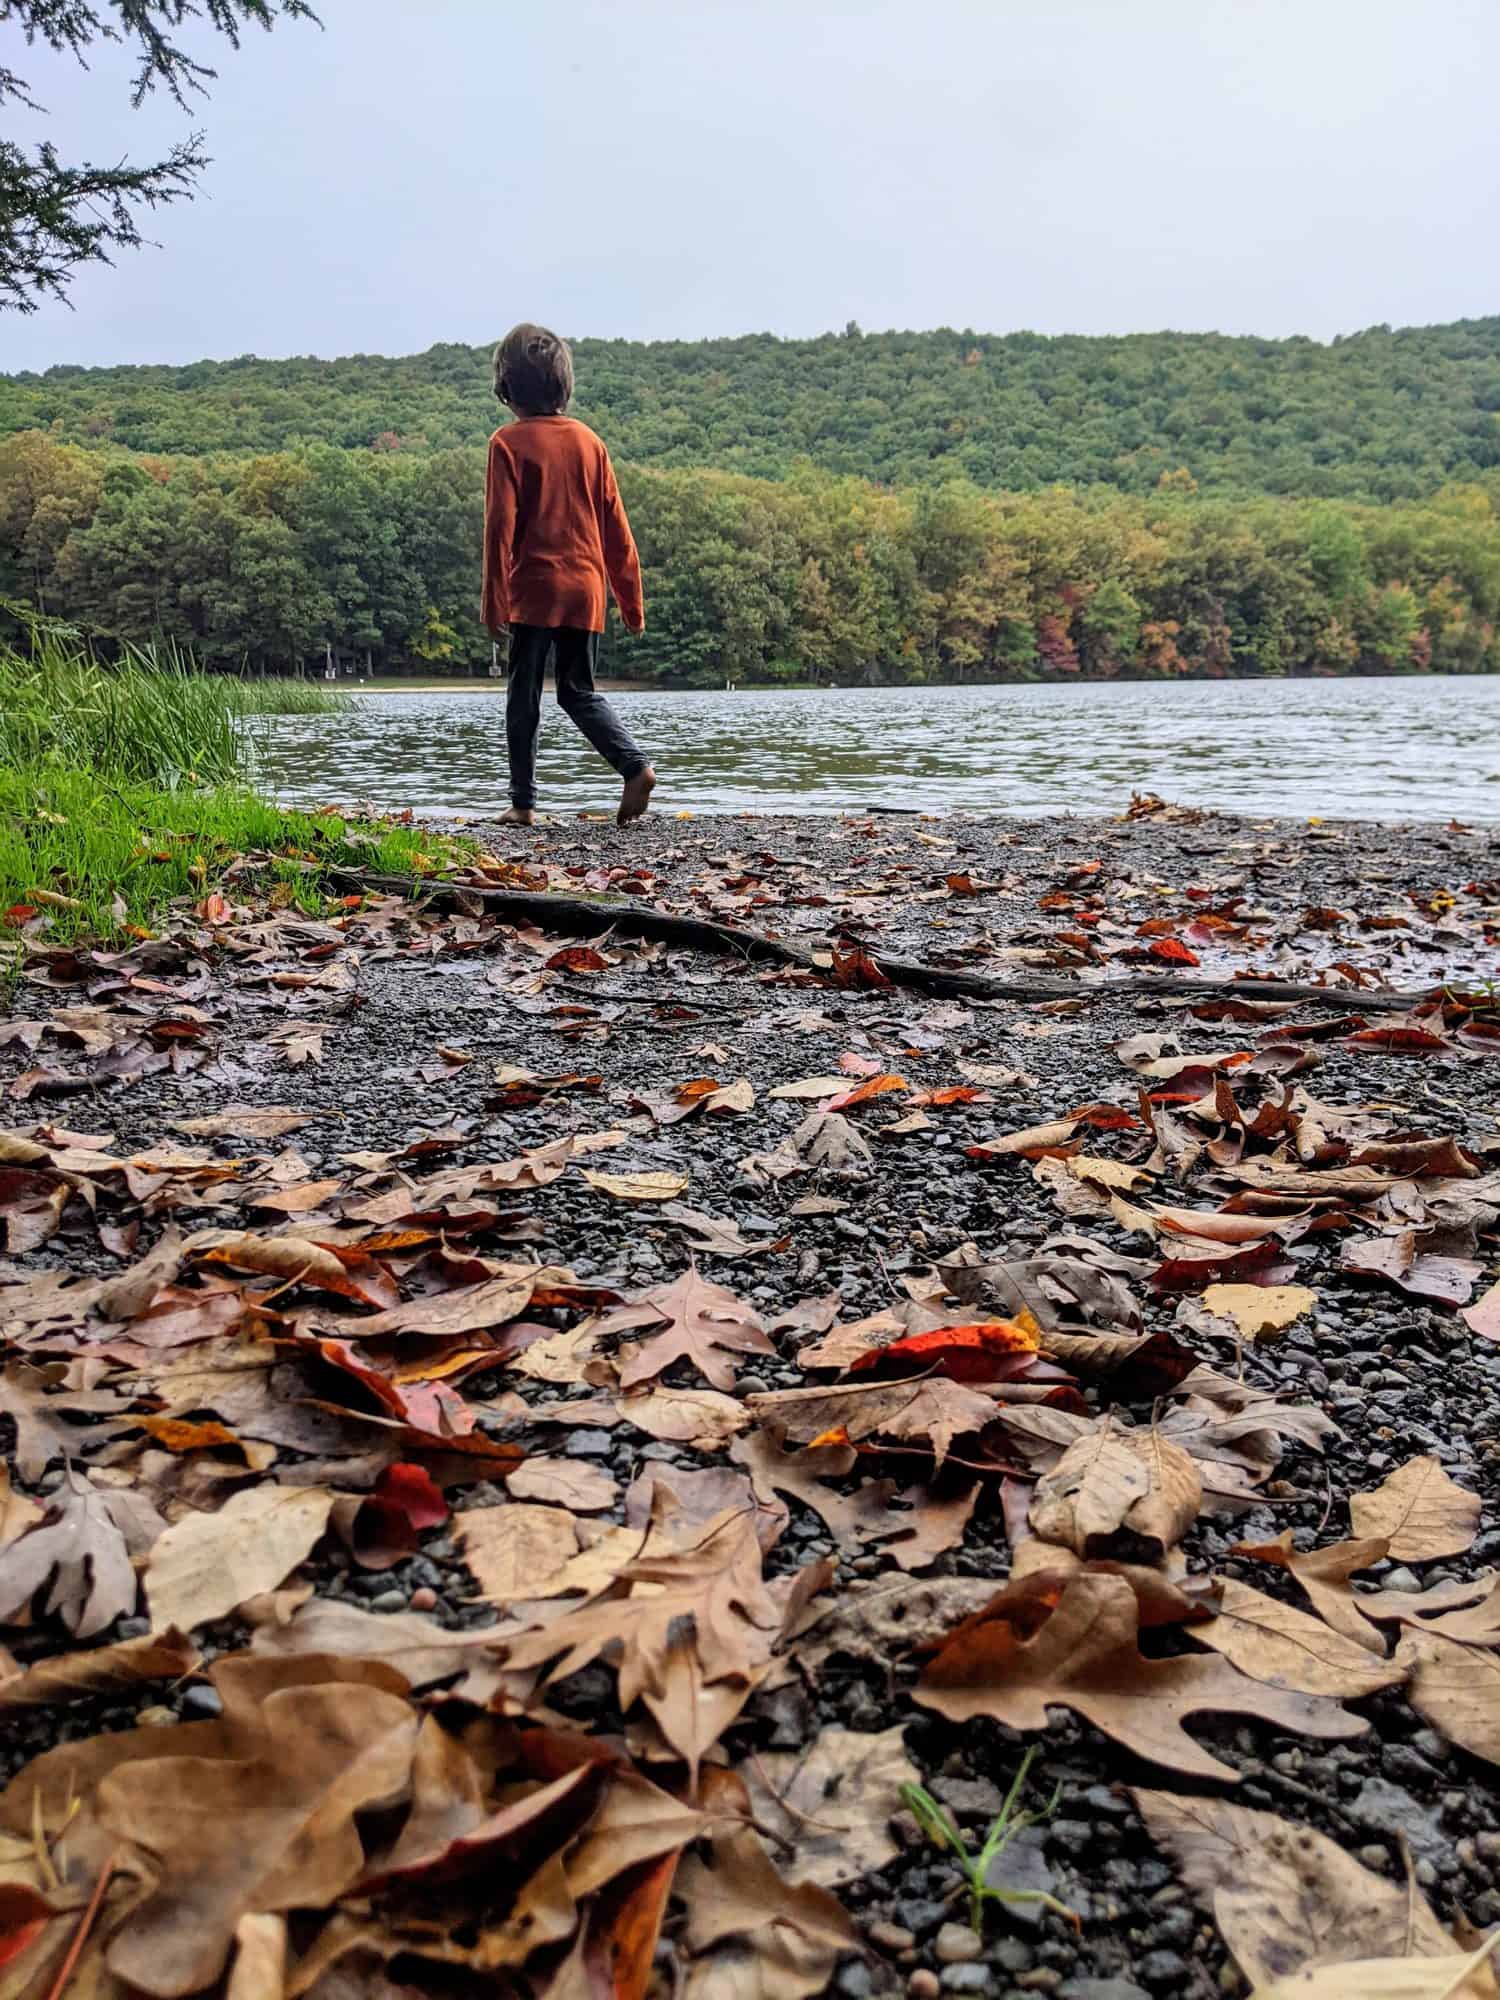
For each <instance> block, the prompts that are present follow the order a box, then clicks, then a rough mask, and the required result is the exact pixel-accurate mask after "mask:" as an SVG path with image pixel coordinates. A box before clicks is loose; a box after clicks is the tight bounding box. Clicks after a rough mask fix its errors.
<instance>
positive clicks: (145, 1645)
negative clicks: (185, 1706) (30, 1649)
mask: <svg viewBox="0 0 1500 2000" xmlns="http://www.w3.org/2000/svg"><path fill="white" fill-rule="evenodd" d="M197 1664H198V1654H197V1650H196V1649H195V1647H194V1646H193V1644H192V1642H191V1641H190V1640H188V1639H185V1638H184V1637H183V1635H182V1633H181V1632H178V1631H175V1630H173V1629H172V1628H170V1627H169V1628H168V1629H167V1630H166V1631H165V1632H162V1633H160V1634H148V1635H147V1636H146V1637H145V1638H142V1639H121V1640H120V1641H118V1643H117V1644H115V1645H113V1646H95V1647H93V1648H92V1649H91V1650H89V1651H87V1652H82V1653H63V1654H60V1655H58V1656H57V1657H56V1658H55V1659H50V1660H38V1661H36V1662H35V1664H34V1665H32V1666H29V1667H26V1668H25V1669H23V1670H22V1671H21V1672H19V1673H14V1674H10V1675H8V1676H6V1677H4V1678H0V1715H8V1714H11V1713H12V1712H14V1711H15V1710H18V1709H23V1708H48V1707H51V1706H52V1705H53V1704H54V1703H57V1702H65V1701H82V1700H85V1699H93V1698H94V1697H96V1696H100V1695H114V1696H116V1697H121V1698H128V1697H129V1696H130V1695H131V1694H132V1693H134V1691H135V1690H136V1689H137V1688H139V1687H143V1686H145V1685H147V1684H148V1683H149V1682H151V1681H176V1680H182V1679H184V1678H185V1677H186V1676H187V1675H188V1674H190V1673H192V1671H193V1670H194V1668H195V1667H196V1666H197Z"/></svg>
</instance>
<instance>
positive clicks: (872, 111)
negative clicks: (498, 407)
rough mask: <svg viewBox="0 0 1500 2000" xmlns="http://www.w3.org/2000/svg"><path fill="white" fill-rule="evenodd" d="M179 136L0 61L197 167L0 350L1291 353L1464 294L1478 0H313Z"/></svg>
mask: <svg viewBox="0 0 1500 2000" xmlns="http://www.w3.org/2000/svg"><path fill="white" fill-rule="evenodd" d="M318 5H319V11H320V12H321V14H322V17H323V20H324V23H325V27H324V29H323V30H322V31H321V32H320V31H319V30H318V29H316V28H313V27H310V26H306V25H299V24H295V23H292V24H285V25H282V26H279V27H278V28H277V29H276V30H275V32H274V33H273V34H271V35H264V34H261V33H259V32H252V33H251V34H250V36H249V39H248V40H247V42H246V44H245V46H244V48H243V49H242V50H241V52H240V53H239V54H238V55H235V54H234V53H233V52H232V51H231V50H230V49H229V48H228V47H227V45H224V44H214V43H212V38H206V37H203V36H198V37H195V38H193V41H192V44H191V45H192V46H193V47H195V48H198V49H205V48H208V47H209V46H210V45H212V46H213V47H214V48H215V49H216V51H217V52H216V53H214V54H213V55H212V56H211V60H213V61H215V63H216V64H217V67H218V69H219V79H218V82H217V83H216V84H215V85H214V86H213V88H212V95H211V96H210V98H209V99H208V100H207V101H206V102H204V103H203V105H202V106H201V108H200V109H199V110H198V111H197V113H196V114H194V115H191V116H190V115H187V114H184V113H182V112H181V111H179V110H177V109H176V107H174V106H173V105H172V104H170V102H167V101H164V100H162V99H161V98H160V94H159V93H158V96H157V98H156V99H155V100H153V101H152V102H151V103H150V104H148V106H147V107H146V108H145V109H144V110H142V111H139V112H135V111H132V110H131V109H130V102H129V76H130V65H129V62H128V60H127V58H126V57H125V55H124V53H123V51H120V50H118V49H113V50H112V49H108V48H104V49H101V50H99V51H98V52H97V54H96V57H95V60H94V63H93V66H92V68H91V69H90V70H89V71H88V72H87V73H85V72H82V71H80V70H79V69H78V68H77V67H76V65H74V64H72V63H70V62H67V61H64V60H63V59H61V58H58V57H54V56H52V55H51V54H50V53H49V52H47V51H45V50H43V51H29V52H28V51H27V50H25V49H24V47H21V46H19V42H20V38H19V36H18V34H17V32H16V30H15V29H14V28H13V27H11V26H9V25H7V24H0V66H8V67H11V68H13V69H16V70H19V71H20V73H21V74H22V75H23V76H25V77H26V78H27V79H28V81H29V82H30V83H31V84H32V87H33V91H34V94H35V95H37V96H38V97H39V98H40V99H41V101H42V102H43V103H44V104H46V105H47V106H48V108H49V112H50V116H49V117H48V118H47V119H46V120H38V119H36V118H34V117H31V116H29V115H25V114H22V115H20V116H17V114H16V113H15V112H14V111H13V110H7V112H6V127H7V132H8V133H10V134H14V135H15V136H19V137H22V138H34V137H36V136H38V135H39V134H41V133H45V134H46V135H47V136H49V137H51V138H52V139H53V140H54V141H55V142H56V143H57V144H58V145H59V147H60V148H61V149H62V151H63V153H64V156H65V157H72V158H76V157H88V158H91V159H94V160H96V161H100V162H104V163H110V164H112V163H114V162H115V161H117V160H119V159H121V158H124V157H126V156H129V157H130V158H132V159H134V160H144V159H146V158H147V157H148V156H151V155H152V154H153V151H156V152H160V151H164V150H165V149H166V147H167V146H168V145H169V144H170V143H171V142H172V140H173V139H175V138H179V137H182V136H184V135H185V133H186V132H187V131H188V130H190V129H191V127H192V126H193V124H195V123H200V124H201V125H202V126H203V127H204V129H205V130H206V131H207V134H208V142H209V151H210V152H211V153H212V154H213V156H214V157H213V165H212V166H211V167H210V168H209V170H208V172H207V175H206V177H205V180H204V183H203V190H202V193H201V194H200V196H199V198H198V200H197V201H195V202H194V203H193V204H192V205H191V206H188V205H186V204H183V205H181V206H179V207H177V208H173V209H170V210H166V211H162V212H160V213H159V214H158V215H157V216H156V217H155V218H154V219H153V220H152V221H151V223H150V224H149V229H150V233H151V234H152V235H153V236H155V237H156V238H157V240H158V242H159V244H160V247H159V248H156V249H146V250H142V251H139V252H136V253H133V254H129V253H127V254H126V255H124V256H123V257H122V260H121V262H120V263H119V264H118V265H117V266H116V267H115V268H114V269H112V270H109V269H99V270H94V271H90V272H88V273H86V274H85V275H84V276H83V277H81V278H80V279H79V281H78V282H77V283H76V285H75V286H74V289H73V294H72V296H73V301H74V306H75V308H76V310H74V311H71V312H70V311H68V310H67V309H66V308H65V307H61V306H47V307H44V308H43V309H42V310H41V311H40V312H39V313H37V314H36V315H34V316H33V317H31V318H29V319H22V318H19V317H17V316H16V315H14V314H4V315H0V368H3V369H18V368H45V367H48V366H50V365H51V364H53V363H55V362H62V361H67V362H116V361H188V360H193V359H196V358H198V357H200V356H210V355H211V356H228V355H236V354H243V353H256V354H262V355H281V354H302V353H314V354H325V355H326V354H346V353H353V352H360V351H364V352H379V353H386V354H400V353H409V352H412V351H414V350H417V349H421V348H424V347H428V346H430V345H431V344H432V343H433V342H434V341H439V340H462V341H474V342H478V341H486V340H490V339H492V338H494V337H495V336H496V335H497V334H498V333H500V332H502V331H503V330H504V328H505V327H506V326H507V325H509V324H510V323H511V322H512V321H514V320H516V319H521V318H527V319H539V320H543V321H548V322H551V323H552V324H554V325H556V326H558V327H559V328H560V329H561V330H563V331H565V332H568V333H571V334H601V335H624V336H629V337H632V338H660V337H667V338H671V337H684V338H695V337H698V336H701V335H707V334H732V333H744V332H752V331H762V330H770V331H772V332H776V333H782V334H811V333H818V332H822V331H825V330H827V329H830V328H841V327H842V326H843V325H844V323H845V322H846V321H847V320H850V319H856V320H858V321H859V322H860V324H861V325H862V326H864V327H866V328H867V329H874V328H883V327H892V326H897V327H931V326H939V325H949V326H955V327H973V328H976V329H980V330H984V331H995V332H1005V331H1009V330H1011V329H1014V328H1018V327H1029V328H1033V329H1035V330H1038V331H1041V332H1046V333H1062V332H1078V333H1108V332H1129V331H1141V330H1149V329H1154V328H1160V327H1177V328H1192V329H1203V328H1216V329H1219V330H1221V331H1224V332H1234V333H1249V332H1256V333H1264V334H1289V333H1309V334H1312V335H1315V336H1316V337H1318V338H1322V339H1326V338H1328V337H1329V336H1331V335H1333V334H1334V333H1338V332H1347V331H1352V330H1354V329H1356V328H1359V327H1362V326H1368V325H1370V324H1372V323H1374V322H1377V321H1381V320H1386V321H1389V322H1391V323H1392V324H1396V325H1400V324H1412V323H1422V322H1429V321H1434V320H1448V319H1456V318H1461V317H1465V316H1474V315H1479V314H1486V313H1492V312H1495V311H1497V310H1500V273H1497V270H1496V265H1495V255H1494V252H1495V246H1496V238H1497V230H1500V121H1497V117H1496V110H1495V94H1496V79H1497V76H1500V0H1424V4H1422V5H1420V6H1418V5H1416V4H1414V0H422V4H420V5H418V4H414V0H318Z"/></svg>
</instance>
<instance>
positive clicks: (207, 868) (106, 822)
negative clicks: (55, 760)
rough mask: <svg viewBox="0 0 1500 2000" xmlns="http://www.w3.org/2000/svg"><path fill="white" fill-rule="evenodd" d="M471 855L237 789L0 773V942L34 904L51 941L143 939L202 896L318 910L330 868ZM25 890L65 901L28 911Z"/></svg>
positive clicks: (401, 868)
mask: <svg viewBox="0 0 1500 2000" xmlns="http://www.w3.org/2000/svg"><path fill="white" fill-rule="evenodd" d="M473 851H474V850H473V847H472V844H471V843H465V842H460V841H455V840H453V839H451V838H449V837H448V836H446V835H443V834H438V833H434V832H431V831H429V830H428V829H426V828H423V827H413V826H399V825H394V824H389V823H374V824H370V825H364V824H361V823H358V822H355V821H349V820H344V819H341V818H339V817H338V816H337V815H336V814H333V813H315V814H314V813H291V812H282V811H281V810H280V809H279V808H278V807H276V806H273V805H269V804H267V802H266V801H265V800H264V799H258V798H256V797H255V795H254V793H252V792H248V791H245V790H243V789H242V788H240V787H238V786H229V785H222V786H214V787H207V786H205V787H188V786H184V787H180V788H179V789H178V790H176V791H172V792H165V791H162V790H160V789H159V788H157V787H155V786H153V785H148V784H140V783H132V782H131V781H129V780H121V781H118V782H116V781H111V780H105V779H101V778H99V777H97V776H95V775H94V774H93V773H92V772H86V771H66V770H62V769H58V768H54V769H52V770H50V771H48V772H46V773H43V774H38V773H29V772H18V771H11V770H3V769H0V939H4V938H5V937H6V936H7V934H9V935H10V936H12V937H14V936H15V935H16V933H17V931H18V930H19V928H20V926H21V925H22V924H25V923H27V922H29V921H30V917H29V916H28V915H27V914H25V913H26V912H28V911H35V910H37V909H42V910H45V911H46V913H47V915H48V917H49V919H50V922H49V925H48V929H47V933H46V934H47V936H48V937H49V938H52V939H59V940H69V939H73V938H81V937H101V938H102V937H110V936H113V935H116V934H118V933H122V932H124V933H131V932H139V931H141V930H147V931H149V930H154V929H156V928H157V927H158V926H159V925H160V924H161V922H162V921H163V919H164V918H165V917H166V915H167V913H168V911H169V908H170V906H171V905H172V904H173V903H175V902H181V903H182V905H183V908H184V911H186V910H187V909H188V908H189V907H190V905H192V904H196V903H199V902H201V901H202V900H203V898H204V897H206V896H207V895H209V894H210V893H211V892H213V891H215V890H217V891H219V892H220V893H222V894H223V895H224V896H225V897H226V898H227V900H228V901H230V902H231V903H241V902H250V903H261V904H263V903H266V902H269V903H270V904H271V905H273V906H276V905H281V906H285V905H287V904H291V903H295V904H296V905H297V906H298V907H299V908H301V909H304V910H308V911H312V912H322V911H324V910H326V908H327V907H328V895H327V890H326V887H325V884H326V876H327V871H328V870H329V869H331V868H372V869H375V870H378V871H381V872H384V873H389V874H398V875H427V874H432V873H435V872H436V871H437V870H438V869H439V868H440V867H442V866H444V865H446V864H447V863H449V862H450V861H455V860H458V859H460V858H462V856H463V855H464V854H466V853H472V852H473ZM38 891H41V892H43V896H44V897H49V898H50V897H62V898H66V899H67V901H66V902H65V903H62V904H53V903H50V902H48V901H45V900H44V901H41V902H39V901H38V900H37V892H38ZM0 948H3V947H0Z"/></svg>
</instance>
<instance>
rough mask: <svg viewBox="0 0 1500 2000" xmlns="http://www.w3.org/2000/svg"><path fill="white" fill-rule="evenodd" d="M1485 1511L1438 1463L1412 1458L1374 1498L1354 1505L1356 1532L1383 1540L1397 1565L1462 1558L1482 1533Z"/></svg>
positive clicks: (1360, 1497) (1356, 1498) (1358, 1497)
mask: <svg viewBox="0 0 1500 2000" xmlns="http://www.w3.org/2000/svg"><path fill="white" fill-rule="evenodd" d="M1481 1512H1482V1507H1481V1503H1480V1499H1479V1495H1478V1494H1477V1493H1470V1492H1469V1491H1468V1490H1467V1488H1465V1487H1462V1486H1460V1485H1459V1484H1458V1483H1457V1482H1456V1481H1455V1480H1452V1479H1450V1478H1449V1477H1448V1475H1447V1473H1446V1472H1445V1471H1444V1470H1443V1468H1442V1466H1441V1464H1440V1463H1439V1462H1438V1460H1437V1459H1435V1458H1431V1457H1422V1458H1409V1459H1408V1460H1407V1461H1406V1463H1405V1465H1402V1466H1398V1467H1397V1469H1396V1470H1395V1471H1394V1472H1393V1473H1392V1474H1391V1475H1390V1477H1389V1478H1388V1479H1385V1480H1383V1481H1382V1482H1381V1484H1380V1485H1379V1486H1377V1487H1375V1488H1374V1490H1373V1491H1372V1492H1369V1493H1356V1494H1354V1495H1353V1496H1352V1497H1351V1499H1350V1501H1349V1518H1350V1521H1351V1522H1352V1523H1353V1527H1354V1533H1355V1535H1356V1536H1357V1537H1360V1538H1364V1537H1367V1536H1371V1535H1380V1536H1383V1537H1384V1538H1385V1539H1386V1540H1387V1541H1388V1542H1389V1543H1390V1554H1391V1557H1392V1559H1393V1560H1394V1561H1396V1562H1433V1561H1435V1560H1436V1559H1437V1558H1438V1557H1439V1556H1457V1555H1462V1554H1463V1552H1464V1550H1465V1549H1467V1548H1468V1547H1469V1546H1470V1544H1471V1543H1472V1542H1473V1540H1474V1537H1475V1535H1476V1534H1478V1532H1479V1517H1480V1514H1481Z"/></svg>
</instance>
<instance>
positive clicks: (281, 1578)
mask: <svg viewBox="0 0 1500 2000" xmlns="http://www.w3.org/2000/svg"><path fill="white" fill-rule="evenodd" d="M336 1497H337V1496H336V1495H335V1494H334V1493H333V1492H332V1491H331V1490H330V1489H329V1488H327V1487H322V1486H272V1485H265V1486H248V1487H246V1488H244V1489H243V1491H241V1492H239V1493H236V1494H233V1495H232V1496H231V1497H230V1498H229V1499H228V1500H226V1501H225V1502H224V1505H223V1506H222V1507H221V1508H220V1509H219V1511H218V1512H217V1513H216V1514H188V1515H185V1516H184V1517H183V1519H182V1520H180V1521H177V1522H174V1524H173V1525H172V1526H171V1527H170V1528H168V1529H167V1531H166V1533H165V1534H164V1535H163V1536H162V1537H161V1539H160V1540H159V1541H158V1542H157V1544H156V1547H155V1548H154V1549H153V1550H152V1552H151V1564H150V1568H149V1570H148V1571H147V1575H146V1604H147V1608H148V1610H149V1611H150V1614H151V1629H152V1631H153V1632H162V1631H165V1630H166V1629H167V1628H168V1627H169V1626H173V1625H175V1626H177V1627H178V1628H179V1629H180V1630H182V1631H184V1632H191V1631H193V1630H194V1629H195V1628H196V1627H197V1626H199V1625H206V1624H208V1623H209V1622H210V1621H211V1620H212V1619H215V1618H223V1617H226V1616H227V1615H228V1614H229V1613H230V1612H231V1611H235V1610H237V1609H238V1608H239V1606H240V1605H241V1604H243V1603H244V1602H245V1600H246V1598H248V1597H255V1596H258V1595H259V1594H260V1593H261V1592H262V1591H267V1590H275V1589H276V1587H277V1586H278V1584H281V1583H284V1582H285V1581H286V1578H287V1577H288V1576H289V1575H290V1574H291V1572H292V1571H293V1570H294V1569H295V1568H296V1567H297V1565H298V1563H300V1562H301V1561H303V1559H304V1558H305V1557H306V1556H307V1555H308V1554H309V1553H310V1551H311V1550H312V1548H313V1546H314V1544H315V1543H316V1542H317V1540H318V1539H319V1537H320V1536H321V1535H322V1533H323V1530H324V1529H325V1528H326V1527H327V1525H328V1516H329V1514H330V1512H331V1510H332V1508H333V1503H334V1500H335V1499H336Z"/></svg>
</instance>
